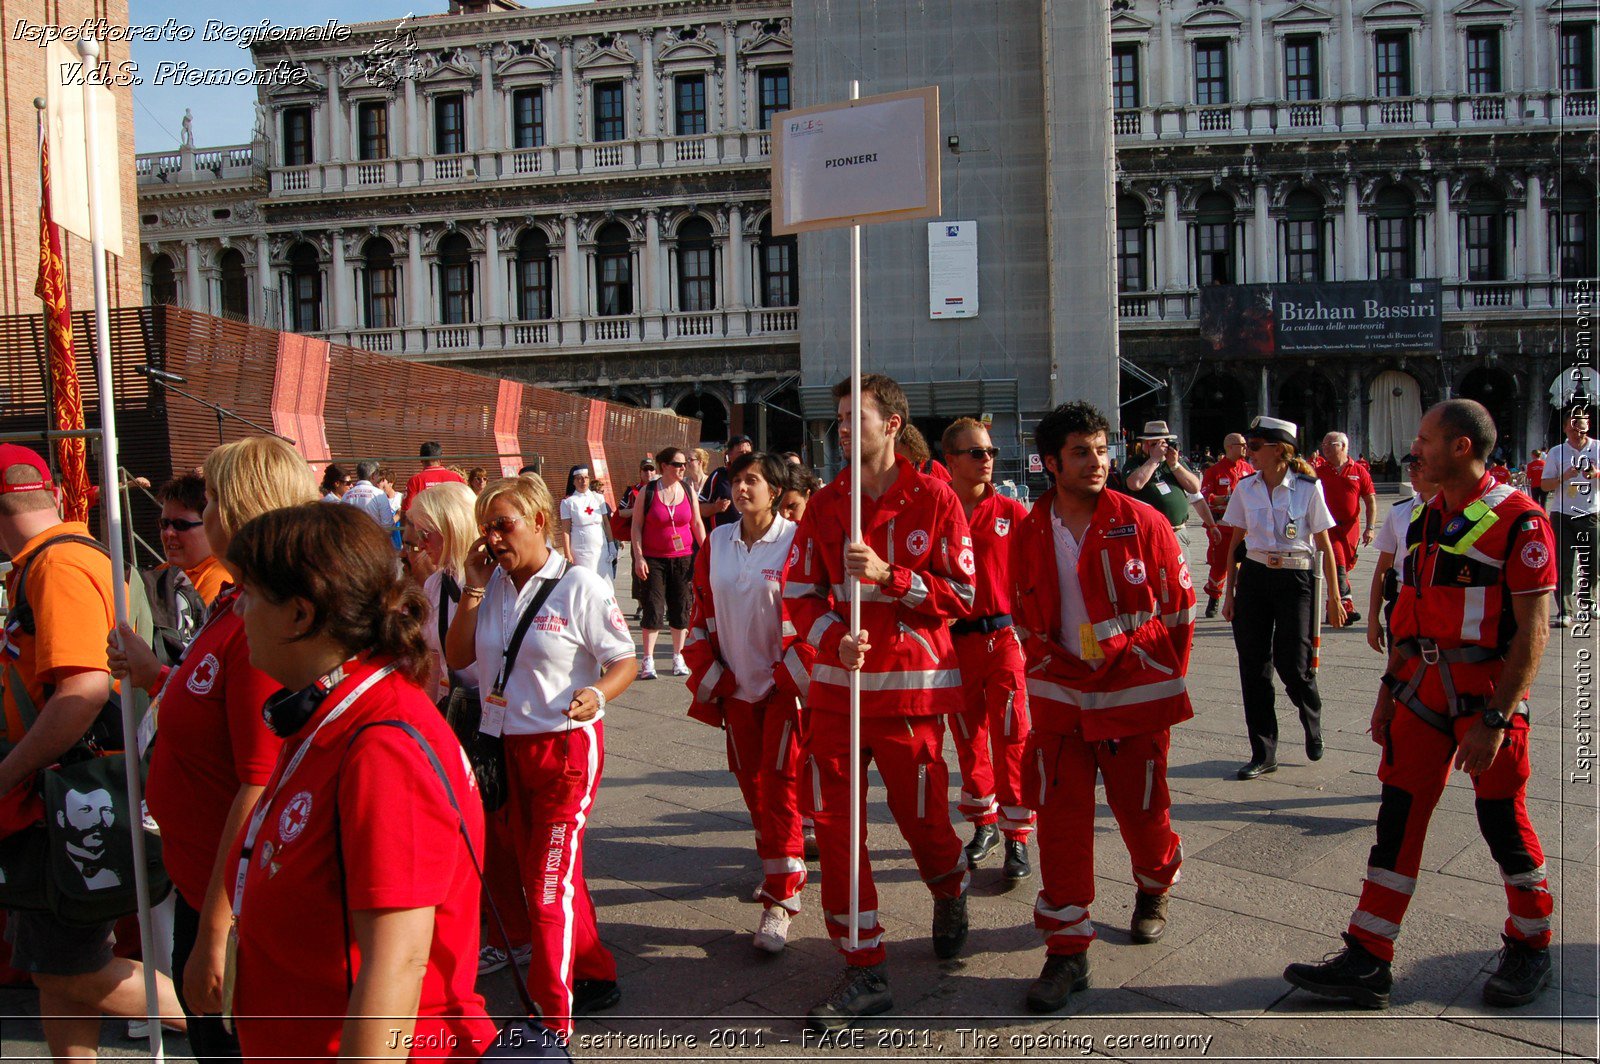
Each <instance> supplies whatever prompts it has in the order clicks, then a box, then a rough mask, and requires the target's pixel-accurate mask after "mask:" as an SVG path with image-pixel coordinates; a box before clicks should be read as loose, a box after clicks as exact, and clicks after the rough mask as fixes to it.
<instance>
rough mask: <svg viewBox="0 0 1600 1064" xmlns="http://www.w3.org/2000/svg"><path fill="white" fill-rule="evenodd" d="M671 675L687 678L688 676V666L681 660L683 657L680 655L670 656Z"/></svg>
mask: <svg viewBox="0 0 1600 1064" xmlns="http://www.w3.org/2000/svg"><path fill="white" fill-rule="evenodd" d="M672 675H674V676H687V675H689V665H688V663H687V662H685V661H684V660H683V655H682V654H674V655H672Z"/></svg>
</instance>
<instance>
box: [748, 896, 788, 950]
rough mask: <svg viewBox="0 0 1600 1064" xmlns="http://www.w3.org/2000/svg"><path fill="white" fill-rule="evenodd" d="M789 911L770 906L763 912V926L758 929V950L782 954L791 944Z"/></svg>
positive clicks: (756, 943) (756, 942) (777, 906)
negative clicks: (784, 948)
mask: <svg viewBox="0 0 1600 1064" xmlns="http://www.w3.org/2000/svg"><path fill="white" fill-rule="evenodd" d="M789 920H790V916H789V910H788V909H785V908H784V907H783V906H781V905H770V906H768V907H767V908H765V909H763V910H762V911H761V925H760V926H759V927H757V928H756V937H755V945H756V949H759V950H763V951H765V952H767V953H782V952H783V947H784V946H786V945H788V943H789Z"/></svg>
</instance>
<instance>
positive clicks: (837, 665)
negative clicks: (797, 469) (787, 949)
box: [784, 373, 974, 1031]
mask: <svg viewBox="0 0 1600 1064" xmlns="http://www.w3.org/2000/svg"><path fill="white" fill-rule="evenodd" d="M833 394H834V398H835V399H836V400H837V401H838V404H839V426H840V432H839V435H840V445H841V448H842V449H843V450H844V451H845V453H847V454H848V453H849V447H850V430H849V425H850V413H851V410H850V382H849V381H848V380H845V381H841V382H840V383H839V384H838V385H837V386H836V387H835V388H834V390H833ZM909 413H910V411H909V408H908V405H907V403H906V396H905V393H904V392H903V391H901V390H900V386H899V385H898V384H896V383H895V382H894V381H892V380H890V379H889V378H888V377H884V376H881V375H879V374H875V373H873V374H867V375H866V376H864V377H862V379H861V496H862V497H861V531H862V541H857V542H851V538H850V471H849V470H848V469H847V470H845V472H843V473H841V474H840V475H839V477H838V478H837V479H835V480H834V481H833V483H831V484H828V485H827V486H825V487H823V488H821V489H819V490H818V491H817V493H816V494H815V495H813V496H812V497H811V504H810V505H809V506H807V507H806V513H805V517H803V518H802V519H801V521H800V527H799V528H798V529H797V530H796V531H795V537H794V545H793V546H792V547H791V549H790V552H789V564H788V568H787V572H786V575H785V577H784V581H785V587H784V600H785V603H786V604H787V606H788V608H789V615H790V618H791V619H792V621H793V622H794V627H795V630H796V631H797V632H799V633H800V637H801V638H802V639H803V640H805V641H806V642H807V643H809V644H810V645H811V646H813V647H814V648H816V652H817V655H816V663H815V665H814V666H813V667H812V672H811V684H810V687H809V689H808V691H807V696H806V705H807V708H808V709H809V710H810V711H811V712H810V713H809V714H808V716H809V723H808V728H809V731H808V734H807V737H806V746H807V750H808V752H809V755H810V756H809V758H808V762H807V773H808V774H807V775H804V776H802V779H801V793H802V794H803V795H807V796H810V798H811V801H812V804H813V805H815V807H816V808H815V809H814V810H813V816H814V818H815V820H816V825H817V845H818V848H819V850H820V851H821V865H822V908H823V919H824V923H825V925H826V927H827V930H828V934H829V936H830V937H832V938H833V940H834V942H835V943H836V944H837V945H838V947H839V949H840V951H841V952H843V953H844V955H845V964H846V970H845V976H844V978H843V979H841V980H840V982H839V984H838V986H837V987H835V989H834V991H833V993H832V994H830V995H829V997H828V998H827V1000H826V1001H824V1002H823V1003H822V1004H820V1005H818V1006H817V1007H816V1008H814V1009H812V1010H811V1013H810V1016H809V1025H810V1027H811V1028H812V1029H813V1030H822V1031H826V1030H833V1029H837V1028H841V1027H848V1026H850V1025H852V1024H854V1023H855V1022H856V1021H857V1020H858V1019H860V1018H861V1017H863V1016H870V1015H875V1014H877V1013H880V1012H886V1011H888V1010H889V1009H890V1008H892V1007H893V1001H892V999H891V998H890V994H889V984H888V981H887V979H886V977H885V973H884V970H883V969H884V959H885V950H884V946H883V928H882V927H881V926H879V923H878V912H877V909H878V895H877V890H876V888H875V887H874V886H873V882H872V867H871V864H870V861H869V860H868V858H867V851H866V834H865V831H866V824H865V821H864V820H863V823H862V835H861V837H860V838H858V839H852V838H850V826H849V825H850V777H851V773H852V772H862V773H865V772H866V768H867V765H866V763H867V762H868V761H874V762H876V763H877V765H878V774H879V775H880V776H881V777H882V778H883V782H884V788H885V790H887V792H888V800H889V811H890V812H891V813H892V814H893V815H894V819H895V823H896V824H897V825H899V827H900V833H901V834H902V835H904V836H905V839H906V842H907V843H909V844H910V847H911V855H912V857H913V858H914V859H915V860H916V863H917V870H918V872H919V873H921V876H922V881H923V882H924V883H926V884H927V886H928V890H929V892H930V893H932V895H933V898H934V902H933V951H934V954H935V955H936V956H938V957H940V958H941V959H943V958H949V957H954V956H955V955H956V954H957V953H959V952H960V950H961V947H962V945H963V944H964V943H965V942H966V938H967V880H968V875H967V860H966V855H965V854H964V853H963V852H962V849H961V840H960V838H958V837H957V836H956V833H955V829H954V828H952V827H951V826H950V806H949V794H948V791H949V784H950V774H949V770H948V769H946V768H945V763H944V755H943V746H944V717H945V715H947V714H951V713H959V712H960V711H961V673H960V672H959V671H958V669H957V667H956V654H955V648H954V646H953V645H952V644H951V642H950V633H949V630H948V628H947V620H948V619H949V618H952V617H965V616H967V615H968V614H969V613H971V612H972V602H973V588H972V580H973V572H974V565H973V559H972V540H971V537H970V534H969V533H968V530H967V521H966V518H965V517H963V516H962V514H961V504H960V503H959V502H958V501H957V500H956V497H955V493H954V492H952V491H951V490H950V488H949V487H948V486H946V485H944V484H941V483H939V482H938V481H936V480H934V479H933V478H932V477H929V476H926V475H924V474H921V473H918V472H917V471H916V470H915V469H913V468H912V466H911V463H910V461H908V460H907V459H905V458H900V457H897V456H896V455H895V452H894V444H895V438H896V437H897V436H898V435H899V433H900V430H901V427H902V426H903V425H905V424H906V421H907V418H908V417H909ZM851 577H855V578H857V579H859V580H860V582H861V583H860V588H861V628H862V630H861V631H858V632H853V633H852V632H851V631H850V630H849V626H848V620H847V619H848V618H849V615H850V613H849V611H850V600H849V597H848V596H849V594H850V578H851ZM855 671H859V672H860V673H861V754H862V756H861V762H862V763H861V764H859V765H855V766H852V765H851V764H850V694H849V691H850V673H851V672H855ZM864 791H865V788H864V787H863V792H864ZM853 847H857V848H859V849H860V851H861V854H862V860H861V881H860V901H859V922H858V923H857V925H856V932H857V943H856V946H855V947H854V948H851V947H850V945H849V941H850V940H849V935H850V927H849V919H850V916H849V913H850V881H849V867H850V852H851V849H852V848H853Z"/></svg>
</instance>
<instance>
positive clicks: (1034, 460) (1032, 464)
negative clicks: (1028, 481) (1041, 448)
mask: <svg viewBox="0 0 1600 1064" xmlns="http://www.w3.org/2000/svg"><path fill="white" fill-rule="evenodd" d="M1028 472H1030V473H1043V472H1044V459H1042V458H1040V457H1039V456H1038V455H1036V454H1030V455H1029V456H1028Z"/></svg>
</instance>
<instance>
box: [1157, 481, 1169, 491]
mask: <svg viewBox="0 0 1600 1064" xmlns="http://www.w3.org/2000/svg"><path fill="white" fill-rule="evenodd" d="M1156 493H1157V494H1159V495H1171V494H1172V485H1170V484H1168V483H1167V482H1166V481H1164V480H1158V481H1156Z"/></svg>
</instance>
